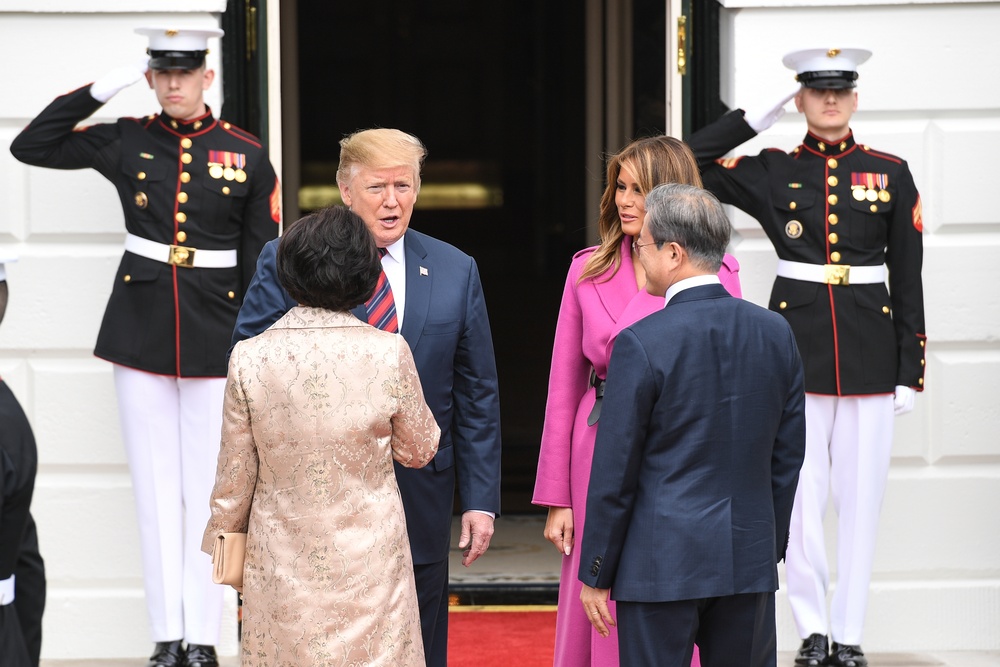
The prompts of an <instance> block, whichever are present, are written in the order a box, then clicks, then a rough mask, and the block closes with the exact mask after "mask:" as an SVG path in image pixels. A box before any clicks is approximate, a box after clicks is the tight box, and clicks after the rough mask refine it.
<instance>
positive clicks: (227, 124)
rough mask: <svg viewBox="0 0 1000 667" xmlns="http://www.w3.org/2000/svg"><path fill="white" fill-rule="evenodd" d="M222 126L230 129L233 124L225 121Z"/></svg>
mask: <svg viewBox="0 0 1000 667" xmlns="http://www.w3.org/2000/svg"><path fill="white" fill-rule="evenodd" d="M222 127H224V128H226V129H227V130H228V129H229V128H231V127H232V125H230V124H229V123H223V124H222Z"/></svg>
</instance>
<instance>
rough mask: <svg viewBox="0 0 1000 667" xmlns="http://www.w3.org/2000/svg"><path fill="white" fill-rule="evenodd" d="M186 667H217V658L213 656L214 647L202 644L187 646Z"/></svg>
mask: <svg viewBox="0 0 1000 667" xmlns="http://www.w3.org/2000/svg"><path fill="white" fill-rule="evenodd" d="M184 664H185V665H187V667H219V658H218V656H216V655H215V647H214V646H205V645H204V644H188V647H187V662H185V663H184Z"/></svg>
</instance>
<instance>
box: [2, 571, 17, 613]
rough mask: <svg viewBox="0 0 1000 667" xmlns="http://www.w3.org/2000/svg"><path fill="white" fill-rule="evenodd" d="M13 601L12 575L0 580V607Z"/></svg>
mask: <svg viewBox="0 0 1000 667" xmlns="http://www.w3.org/2000/svg"><path fill="white" fill-rule="evenodd" d="M13 601H14V575H13V574H12V575H10V576H9V577H7V578H6V579H0V607H2V606H4V605H6V604H10V603H11V602H13Z"/></svg>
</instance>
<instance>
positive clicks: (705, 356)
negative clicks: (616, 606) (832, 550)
mask: <svg viewBox="0 0 1000 667" xmlns="http://www.w3.org/2000/svg"><path fill="white" fill-rule="evenodd" d="M804 410H805V394H804V392H803V379H802V362H801V360H800V359H799V353H798V350H797V349H796V347H795V338H794V336H793V335H792V330H791V328H790V327H789V326H788V323H787V322H786V321H785V320H784V318H782V317H781V316H780V315H778V314H777V313H772V312H770V311H768V310H765V309H763V308H760V307H759V306H755V305H753V304H752V303H749V302H747V301H743V300H742V299H736V298H733V297H732V296H730V295H729V293H728V292H726V290H725V289H724V288H723V287H722V286H721V285H704V286H699V287H692V288H689V289H686V290H683V291H681V292H679V293H678V294H677V295H675V296H674V298H673V299H671V301H670V303H669V304H668V305H667V307H666V308H664V309H663V310H660V311H657V312H655V313H653V314H652V315H650V316H648V317H646V318H644V319H642V320H640V321H639V322H637V323H636V324H634V325H632V326H631V327H629V328H627V329H625V330H624V331H623V332H622V333H621V334H619V336H618V339H617V341H616V342H615V348H614V352H613V353H612V355H611V362H610V365H609V367H608V377H607V384H606V385H605V391H604V406H603V408H602V410H601V422H600V427H599V428H598V429H597V443H596V445H595V451H594V463H593V469H592V471H591V477H590V487H589V491H588V494H587V525H586V526H585V527H584V531H583V543H582V545H581V548H582V549H583V551H582V552H581V559H580V571H579V577H580V580H581V581H583V583H585V584H587V585H589V586H593V587H595V588H610V589H611V594H612V597H614V599H616V600H628V601H633V602H670V601H675V600H691V599H701V598H711V597H722V596H728V595H735V594H742V593H762V592H769V591H771V592H773V591H775V590H777V588H778V572H777V563H778V560H779V559H781V558H783V557H784V551H785V545H786V544H787V535H788V524H789V520H790V516H791V511H792V499H793V498H794V496H795V486H796V484H797V481H798V474H799V468H800V467H801V465H802V459H803V456H804V454H805V415H804Z"/></svg>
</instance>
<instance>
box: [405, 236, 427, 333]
mask: <svg viewBox="0 0 1000 667" xmlns="http://www.w3.org/2000/svg"><path fill="white" fill-rule="evenodd" d="M403 247H404V250H403V252H405V253H406V288H405V289H406V310H405V311H404V313H403V330H402V331H401V332H400V333H402V334H403V338H405V339H406V342H407V343H409V345H410V349H411V350H415V349H417V343H418V342H419V341H420V334H421V333H422V332H423V330H424V323H425V322H426V321H427V311H428V310H429V309H430V305H431V285H432V284H433V281H434V271H433V268H434V267H432V266H430V264H429V263H428V261H427V249H426V248H424V244H423V243H421V241H420V235H419V234H417V233H416V232H411V231H407V232H406V241H405V243H404V244H403Z"/></svg>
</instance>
